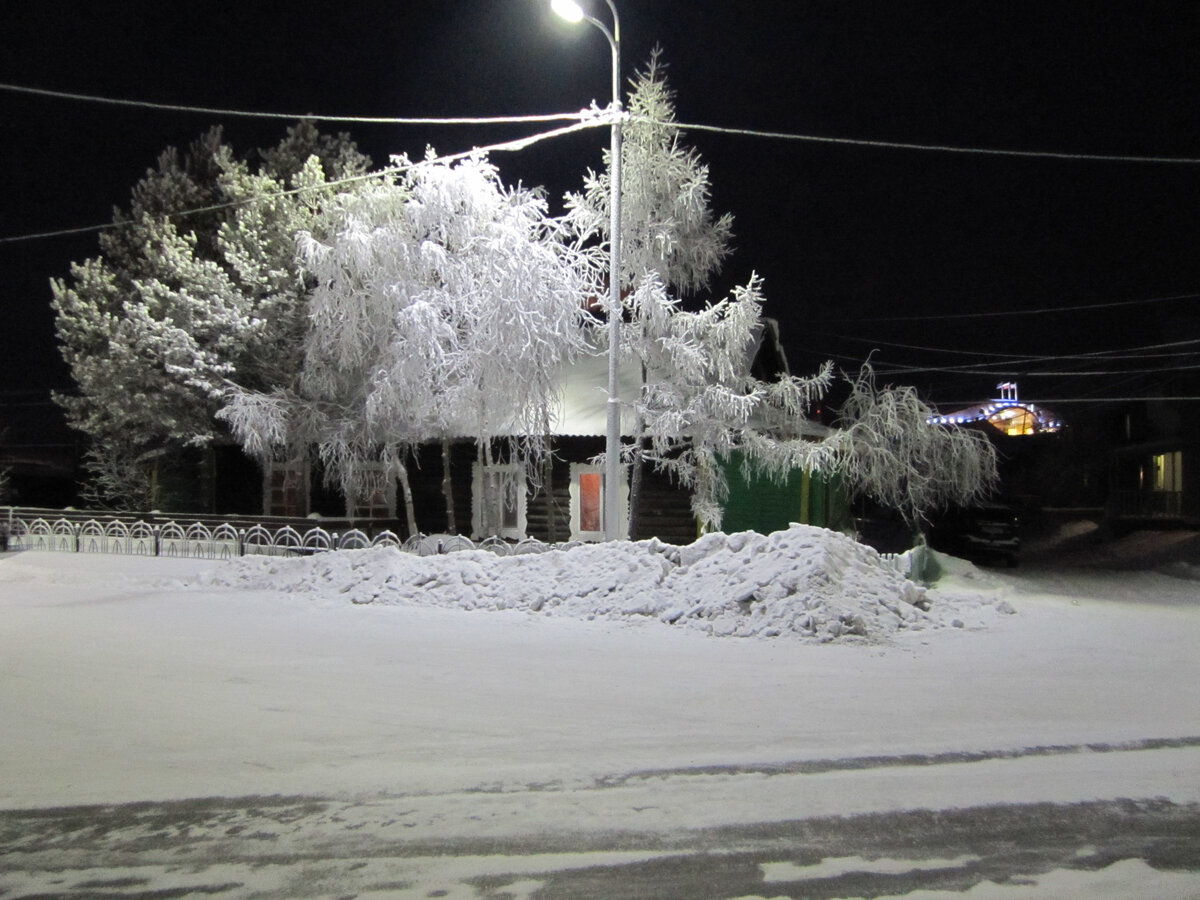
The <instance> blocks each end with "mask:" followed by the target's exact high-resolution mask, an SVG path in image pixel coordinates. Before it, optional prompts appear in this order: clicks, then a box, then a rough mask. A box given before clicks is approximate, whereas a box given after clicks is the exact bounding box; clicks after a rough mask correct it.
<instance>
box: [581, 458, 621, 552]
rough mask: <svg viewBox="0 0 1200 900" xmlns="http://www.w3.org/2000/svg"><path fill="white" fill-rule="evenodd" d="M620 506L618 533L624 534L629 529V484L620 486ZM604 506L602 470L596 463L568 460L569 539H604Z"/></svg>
mask: <svg viewBox="0 0 1200 900" xmlns="http://www.w3.org/2000/svg"><path fill="white" fill-rule="evenodd" d="M619 492H620V502H621V508H620V509H619V510H618V511H617V515H618V516H619V519H618V520H617V521H618V525H617V533H618V534H619V535H621V536H622V537H624V536H625V535H626V534H628V533H629V528H628V518H629V485H628V484H627V483H622V484H621V485H620V487H619ZM606 515H607V510H606V509H605V508H604V470H603V469H602V468H601V467H599V466H590V465H585V464H583V463H572V464H571V540H573V541H602V540H604V523H605V518H604V517H605V516H606Z"/></svg>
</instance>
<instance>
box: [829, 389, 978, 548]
mask: <svg viewBox="0 0 1200 900" xmlns="http://www.w3.org/2000/svg"><path fill="white" fill-rule="evenodd" d="M933 415H934V412H933V410H932V409H930V408H929V407H928V406H926V405H925V404H924V403H922V402H921V400H920V398H918V397H917V393H916V391H915V390H914V389H913V388H911V387H886V388H882V389H880V388H878V387H876V385H875V373H874V372H873V370H872V369H871V367H870V365H864V366H863V367H862V369H861V371H860V372H859V374H858V376H857V377H856V378H854V379H853V380H852V381H851V391H850V396H849V399H847V401H846V402H845V404H844V405H843V406H842V409H841V421H840V423H839V424H840V425H841V427H842V428H843V429H844V431H843V434H844V438H843V439H844V440H845V441H846V442H847V447H846V449H845V453H844V463H843V467H844V471H845V474H846V477H847V479H848V481H849V482H850V483H851V484H852V486H853V487H854V488H855V490H856V491H857V492H859V493H862V494H865V495H866V496H868V497H871V498H872V499H874V500H876V501H878V502H879V503H881V504H882V505H883V506H885V507H887V508H889V509H894V510H897V511H899V512H900V514H901V515H903V516H904V518H905V519H906V520H907V521H908V522H909V523H910V524H913V525H916V524H917V523H918V522H919V521H920V519H921V518H922V516H923V515H924V514H925V513H926V512H929V511H932V510H936V509H940V508H944V507H946V506H948V505H950V504H960V505H970V504H971V503H973V502H976V501H978V500H981V499H983V498H984V497H986V496H987V495H988V493H990V492H991V490H992V489H993V488H994V487H995V484H996V480H997V470H996V449H995V447H993V446H992V444H991V442H990V441H988V439H987V438H986V437H985V436H984V435H982V434H980V433H979V432H977V431H971V430H970V429H966V428H954V427H947V426H941V425H931V424H930V419H931V418H932V417H933Z"/></svg>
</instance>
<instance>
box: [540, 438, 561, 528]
mask: <svg viewBox="0 0 1200 900" xmlns="http://www.w3.org/2000/svg"><path fill="white" fill-rule="evenodd" d="M546 447H547V450H546V458H545V460H544V461H543V462H542V490H543V491H545V492H546V540H547V541H549V542H550V543H551V544H557V543H558V516H557V515H556V514H555V511H556V507H557V505H558V504H557V503H556V502H555V499H554V448H553V445H552V444H551V443H550V438H547V439H546Z"/></svg>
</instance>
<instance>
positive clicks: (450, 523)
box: [442, 438, 458, 534]
mask: <svg viewBox="0 0 1200 900" xmlns="http://www.w3.org/2000/svg"><path fill="white" fill-rule="evenodd" d="M442 496H443V497H445V498H446V533H447V534H458V526H457V525H456V524H455V521H454V480H453V479H452V478H451V477H450V439H449V438H442Z"/></svg>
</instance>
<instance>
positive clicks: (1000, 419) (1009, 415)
mask: <svg viewBox="0 0 1200 900" xmlns="http://www.w3.org/2000/svg"><path fill="white" fill-rule="evenodd" d="M988 421H989V422H991V423H992V424H993V425H995V426H996V427H997V428H999V429H1000V430H1001V431H1003V432H1004V433H1005V434H1007V435H1010V436H1016V435H1023V434H1033V433H1034V432H1035V431H1036V430H1037V418H1036V417H1035V416H1034V414H1033V413H1032V412H1030V411H1029V410H1028V409H1026V408H1025V407H1023V406H1007V407H1005V408H1004V409H1002V410H1000V411H999V412H997V413H994V414H993V415H992V416H991V417H990V418H989V419H988Z"/></svg>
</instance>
